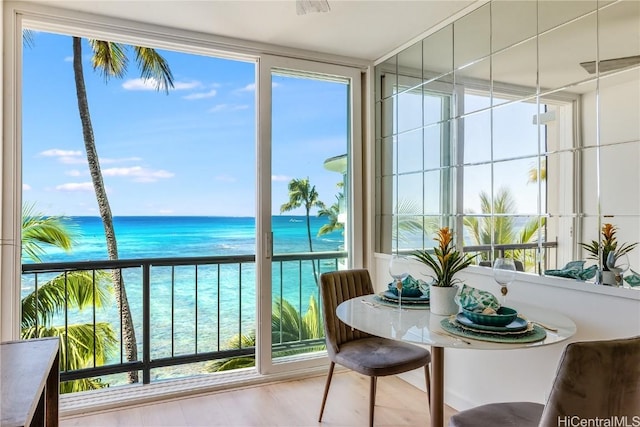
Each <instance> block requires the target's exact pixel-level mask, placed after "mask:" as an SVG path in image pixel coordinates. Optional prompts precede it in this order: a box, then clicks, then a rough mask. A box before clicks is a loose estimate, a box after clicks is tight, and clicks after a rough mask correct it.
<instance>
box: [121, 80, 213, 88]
mask: <svg viewBox="0 0 640 427" xmlns="http://www.w3.org/2000/svg"><path fill="white" fill-rule="evenodd" d="M122 87H123V88H124V89H126V90H157V87H158V80H157V79H155V78H153V77H151V78H148V79H143V78H137V79H129V80H127V81H125V82H124V83H122ZM199 87H202V83H200V82H198V81H195V80H194V81H192V82H173V89H174V90H188V89H196V88H199Z"/></svg>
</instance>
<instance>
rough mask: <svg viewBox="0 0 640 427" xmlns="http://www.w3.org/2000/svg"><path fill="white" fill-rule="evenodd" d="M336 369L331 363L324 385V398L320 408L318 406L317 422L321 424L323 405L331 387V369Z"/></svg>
mask: <svg viewBox="0 0 640 427" xmlns="http://www.w3.org/2000/svg"><path fill="white" fill-rule="evenodd" d="M335 367H336V364H335V362H331V365H329V373H328V374H327V382H326V383H325V385H324V396H322V406H320V416H319V417H318V422H322V414H323V413H324V405H325V403H327V395H328V394H329V387H330V386H331V378H332V377H333V368H335Z"/></svg>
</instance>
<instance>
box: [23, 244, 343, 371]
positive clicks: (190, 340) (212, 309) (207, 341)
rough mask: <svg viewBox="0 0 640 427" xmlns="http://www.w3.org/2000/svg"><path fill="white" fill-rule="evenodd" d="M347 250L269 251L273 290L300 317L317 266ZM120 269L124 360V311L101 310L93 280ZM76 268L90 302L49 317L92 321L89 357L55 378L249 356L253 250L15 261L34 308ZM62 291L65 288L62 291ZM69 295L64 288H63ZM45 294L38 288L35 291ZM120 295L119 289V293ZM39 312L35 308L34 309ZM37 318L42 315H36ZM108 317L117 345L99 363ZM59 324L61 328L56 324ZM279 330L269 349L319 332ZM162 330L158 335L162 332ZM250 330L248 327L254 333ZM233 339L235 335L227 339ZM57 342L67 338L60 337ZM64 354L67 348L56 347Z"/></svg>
mask: <svg viewBox="0 0 640 427" xmlns="http://www.w3.org/2000/svg"><path fill="white" fill-rule="evenodd" d="M346 258H347V253H346V252H311V253H296V254H282V255H274V256H273V260H272V261H273V275H272V276H273V278H272V295H273V296H272V298H273V300H274V301H280V302H282V301H287V302H288V303H289V304H291V305H292V306H294V307H295V308H296V310H297V311H298V315H299V319H298V322H299V324H301V323H302V317H303V315H304V310H303V308H304V307H305V301H307V300H310V299H311V298H314V299H315V300H316V301H318V302H319V293H318V289H317V286H316V281H317V279H316V277H314V269H313V268H312V265H311V263H312V262H313V263H315V270H316V272H317V273H316V274H318V275H319V274H320V273H322V272H325V271H332V270H336V269H338V268H339V264H340V261H341V260H344V259H346ZM113 271H118V272H120V273H121V277H122V281H123V284H124V286H123V288H124V289H126V296H127V298H128V301H129V305H130V306H131V307H132V319H133V324H134V330H135V333H136V340H137V348H138V354H137V356H138V357H137V360H127V358H126V357H125V349H124V342H123V341H124V340H123V329H124V326H123V312H122V307H120V308H119V309H118V308H117V305H116V304H112V305H110V306H109V307H105V308H103V310H100V309H99V307H97V306H96V302H95V301H96V293H95V290H96V289H97V288H98V287H99V285H100V283H99V282H98V281H99V280H105V281H107V282H108V281H110V280H111V277H110V276H109V277H104V275H105V273H104V272H113ZM76 272H88V273H90V277H92V278H93V279H92V280H93V289H94V293H93V304H92V307H91V310H90V312H89V313H87V312H86V311H81V310H78V309H74V308H73V307H72V304H70V302H69V301H68V300H65V302H64V304H63V306H64V309H63V310H62V312H61V313H57V314H56V315H55V316H53V317H51V318H50V319H48V324H47V326H49V327H50V326H52V325H55V326H56V327H58V328H59V329H60V331H61V332H60V335H62V334H64V335H67V334H68V331H69V327H70V326H71V323H70V322H81V323H84V324H88V325H92V327H93V331H94V332H93V333H94V335H93V341H94V344H93V345H94V348H93V353H94V357H93V362H92V363H88V365H89V366H83V367H80V368H78V367H76V368H73V367H71V366H70V364H69V358H68V357H67V358H66V360H67V363H66V365H65V366H61V376H60V377H61V381H71V380H78V379H89V378H100V377H105V376H108V375H113V374H124V373H126V372H132V371H138V372H142V382H143V383H145V384H147V383H150V382H151V381H152V371H153V370H154V369H158V368H165V367H176V366H180V365H186V364H191V363H199V362H208V361H215V360H220V359H227V358H235V357H254V356H255V344H253V345H251V343H249V345H245V341H244V340H242V339H237V345H236V346H229V345H226V344H227V343H228V342H229V341H230V340H232V339H235V338H239V337H242V336H251V334H252V333H253V334H255V331H256V323H255V312H256V310H255V304H256V298H255V293H256V285H255V284H256V280H255V277H256V271H255V256H254V255H236V256H212V257H190V258H155V259H126V260H114V261H74V262H53V263H39V264H23V265H22V286H23V294H24V293H25V292H27V293H33V294H34V295H35V299H34V301H35V302H34V307H33V308H34V310H35V311H37V310H38V307H40V305H39V303H38V298H39V294H38V292H39V291H41V293H43V291H42V289H43V286H45V285H46V284H47V283H50V282H51V281H52V280H53V279H54V278H56V277H58V278H60V280H62V281H63V283H64V286H65V290H66V289H67V286H68V284H69V283H70V282H69V281H70V280H72V277H73V274H74V273H76ZM65 292H66V291H65ZM67 295H68V293H67ZM40 297H41V298H44V297H45V295H44V294H43V295H40ZM121 297H122V295H121ZM38 314H42V313H38ZM35 318H36V325H35V326H36V330H37V329H38V326H44V325H38V324H37V322H39V321H40V322H42V321H43V320H44V319H43V318H42V316H38V315H36V317H35ZM100 322H107V323H108V324H110V325H111V326H112V327H113V328H114V329H115V331H116V336H117V335H118V333H119V338H118V339H117V341H118V344H119V350H118V351H117V353H118V354H117V356H116V357H111V358H110V360H108V361H106V362H105V363H104V364H100V363H97V358H96V346H95V340H96V337H97V336H96V325H97V324H99V323H100ZM62 331H64V332H62ZM281 332H282V331H281V330H277V328H274V331H272V338H273V346H272V351H273V352H274V354H275V353H276V352H278V351H286V350H291V349H296V350H300V349H304V348H312V347H316V348H317V346H321V345H323V344H324V338H323V337H313V338H306V339H305V338H304V337H302V336H299V339H298V340H293V339H291V337H288V338H286V339H285V338H283V336H282V333H281ZM161 337H163V338H161ZM254 337H255V335H254ZM234 342H235V341H234ZM62 345H63V346H64V345H67V346H68V345H69V344H68V341H67V340H63V341H62ZM62 351H63V352H65V353H66V354H69V348H63V349H62Z"/></svg>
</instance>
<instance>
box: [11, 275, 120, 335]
mask: <svg viewBox="0 0 640 427" xmlns="http://www.w3.org/2000/svg"><path fill="white" fill-rule="evenodd" d="M94 283H95V286H94ZM94 290H95V294H94ZM112 298H113V288H112V287H111V283H110V281H109V276H108V274H107V273H106V272H104V271H97V272H96V274H95V276H94V275H93V274H92V272H89V271H74V272H69V273H66V274H64V273H63V274H59V275H57V276H56V277H54V278H53V279H51V280H49V281H47V282H45V283H44V284H43V285H42V286H40V287H39V288H38V290H37V293H36V291H35V290H34V291H33V292H31V293H30V294H28V295H26V296H25V297H24V298H23V299H22V303H21V306H22V327H23V328H24V327H28V326H35V324H36V317H35V316H36V313H38V316H39V317H38V321H39V323H40V324H43V325H48V324H49V323H50V321H51V319H52V318H53V316H54V315H55V314H56V313H59V312H62V311H64V310H65V308H66V309H69V308H78V309H80V310H83V309H85V308H87V307H93V306H94V304H95V307H96V308H101V307H106V306H108V305H109V304H110V303H111V301H112Z"/></svg>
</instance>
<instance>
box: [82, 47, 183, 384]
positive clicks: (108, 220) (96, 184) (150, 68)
mask: <svg viewBox="0 0 640 427" xmlns="http://www.w3.org/2000/svg"><path fill="white" fill-rule="evenodd" d="M89 45H90V46H91V48H92V50H93V55H92V58H91V61H92V64H93V68H94V70H98V71H99V72H100V73H101V74H102V76H103V77H104V79H105V81H108V80H109V78H111V77H118V78H120V77H123V76H124V75H125V73H126V71H127V64H128V58H127V55H126V49H127V47H126V46H125V45H122V44H119V43H113V42H107V41H101V40H89ZM133 49H134V51H135V54H136V62H137V64H138V66H139V68H140V69H141V76H142V78H143V79H146V80H147V81H149V82H153V83H154V84H155V85H156V89H158V90H160V89H163V90H164V91H165V92H166V93H168V92H169V87H173V75H172V74H171V70H170V69H169V65H168V64H167V62H166V61H165V59H164V58H163V57H162V56H160V54H158V53H157V52H156V51H155V50H154V49H150V48H145V47H139V46H134V47H133ZM73 72H74V78H75V83H76V94H77V97H78V111H79V113H80V121H81V122H82V135H83V139H84V145H85V150H86V153H87V162H88V164H89V172H90V173H91V181H92V182H93V188H94V190H95V194H96V199H97V202H98V208H99V210H100V217H101V218H102V224H103V225H104V232H105V237H106V241H107V253H108V255H109V259H110V260H115V259H118V243H117V241H116V234H115V230H114V228H113V216H112V214H111V207H110V205H109V199H108V198H107V192H106V190H105V186H104V182H103V179H102V171H101V169H100V162H99V160H98V152H97V150H96V144H95V138H94V134H93V125H92V123H91V116H90V114H89V103H88V100H87V90H86V87H85V84H84V71H83V68H82V39H80V38H79V37H73ZM112 276H113V287H114V290H115V294H116V303H117V305H118V309H119V312H120V314H121V319H122V335H123V345H124V349H125V355H126V358H127V360H128V361H134V360H137V359H138V348H137V343H136V336H135V331H134V328H133V320H132V318H131V310H130V307H129V302H128V300H127V293H126V289H125V286H124V282H123V279H122V274H121V271H120V270H118V269H114V270H113V271H112ZM127 376H128V379H129V382H138V372H137V371H130V372H128V373H127Z"/></svg>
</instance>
